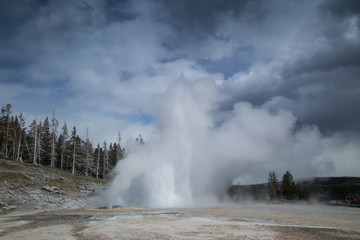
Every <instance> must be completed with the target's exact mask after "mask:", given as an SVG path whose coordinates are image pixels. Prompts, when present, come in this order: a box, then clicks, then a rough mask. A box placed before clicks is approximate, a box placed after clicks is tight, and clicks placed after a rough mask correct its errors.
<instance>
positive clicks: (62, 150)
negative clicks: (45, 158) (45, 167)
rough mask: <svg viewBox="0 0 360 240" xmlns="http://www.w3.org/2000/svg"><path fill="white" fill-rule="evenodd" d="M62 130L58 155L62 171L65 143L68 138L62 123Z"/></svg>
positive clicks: (65, 127)
mask: <svg viewBox="0 0 360 240" xmlns="http://www.w3.org/2000/svg"><path fill="white" fill-rule="evenodd" d="M61 130H62V134H61V135H62V139H61V142H62V144H61V153H60V169H63V165H64V151H65V143H66V140H67V138H68V137H69V134H68V130H67V126H66V122H65V123H64V126H63V127H62V128H61Z"/></svg>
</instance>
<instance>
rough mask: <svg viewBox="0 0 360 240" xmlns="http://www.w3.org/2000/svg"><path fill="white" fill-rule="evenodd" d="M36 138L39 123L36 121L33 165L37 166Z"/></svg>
mask: <svg viewBox="0 0 360 240" xmlns="http://www.w3.org/2000/svg"><path fill="white" fill-rule="evenodd" d="M36 138H37V123H36V121H35V133H34V157H33V164H36Z"/></svg>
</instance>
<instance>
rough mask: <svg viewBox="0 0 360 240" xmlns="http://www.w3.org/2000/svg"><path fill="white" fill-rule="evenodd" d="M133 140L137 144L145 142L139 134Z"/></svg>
mask: <svg viewBox="0 0 360 240" xmlns="http://www.w3.org/2000/svg"><path fill="white" fill-rule="evenodd" d="M135 142H136V143H139V144H144V143H145V142H144V139H143V137H142V135H141V134H139V136H138V137H137V138H136V139H135Z"/></svg>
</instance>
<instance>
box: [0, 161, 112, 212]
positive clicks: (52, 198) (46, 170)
mask: <svg viewBox="0 0 360 240" xmlns="http://www.w3.org/2000/svg"><path fill="white" fill-rule="evenodd" d="M104 185H105V181H103V180H100V179H95V178H92V177H85V176H77V175H72V174H71V173H68V172H65V171H62V170H60V169H56V168H50V167H46V166H41V165H32V164H24V163H20V162H16V161H9V160H5V159H0V214H4V213H8V212H9V211H23V210H34V209H58V208H72V207H80V206H83V205H85V204H88V203H89V201H90V197H91V196H92V195H93V194H94V193H95V191H96V190H97V189H100V188H102V187H104Z"/></svg>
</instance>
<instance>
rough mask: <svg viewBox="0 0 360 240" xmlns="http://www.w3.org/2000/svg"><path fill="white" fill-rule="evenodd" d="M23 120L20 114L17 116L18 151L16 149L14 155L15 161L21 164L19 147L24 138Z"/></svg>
mask: <svg viewBox="0 0 360 240" xmlns="http://www.w3.org/2000/svg"><path fill="white" fill-rule="evenodd" d="M25 130H26V129H25V119H24V117H23V115H22V113H20V115H19V127H18V134H19V141H18V149H17V154H16V161H21V162H22V157H21V156H22V151H20V150H21V147H22V142H23V141H22V139H23V138H25Z"/></svg>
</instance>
